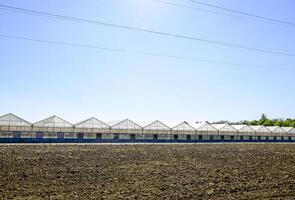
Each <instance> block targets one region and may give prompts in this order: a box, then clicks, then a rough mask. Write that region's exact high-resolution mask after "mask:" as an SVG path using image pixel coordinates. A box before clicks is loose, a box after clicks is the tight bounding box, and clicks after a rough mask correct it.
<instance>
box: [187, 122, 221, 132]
mask: <svg viewBox="0 0 295 200" xmlns="http://www.w3.org/2000/svg"><path fill="white" fill-rule="evenodd" d="M192 126H193V127H194V128H195V129H196V131H197V134H198V135H217V134H218V130H217V129H216V128H215V127H214V126H212V125H211V124H208V123H195V124H192Z"/></svg>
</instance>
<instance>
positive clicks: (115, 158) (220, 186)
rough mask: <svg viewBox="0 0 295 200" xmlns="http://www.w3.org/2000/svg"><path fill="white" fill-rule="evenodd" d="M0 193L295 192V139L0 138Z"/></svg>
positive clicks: (206, 195)
mask: <svg viewBox="0 0 295 200" xmlns="http://www.w3.org/2000/svg"><path fill="white" fill-rule="evenodd" d="M0 199H222V200H223V199H295V144H201V145H83V146H81V145H0Z"/></svg>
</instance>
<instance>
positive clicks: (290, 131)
mask: <svg viewBox="0 0 295 200" xmlns="http://www.w3.org/2000/svg"><path fill="white" fill-rule="evenodd" d="M282 129H284V131H286V133H287V136H288V137H291V136H294V135H295V128H293V127H282Z"/></svg>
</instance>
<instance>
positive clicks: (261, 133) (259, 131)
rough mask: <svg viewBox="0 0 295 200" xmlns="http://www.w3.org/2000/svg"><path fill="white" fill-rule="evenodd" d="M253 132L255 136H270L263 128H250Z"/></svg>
mask: <svg viewBox="0 0 295 200" xmlns="http://www.w3.org/2000/svg"><path fill="white" fill-rule="evenodd" d="M250 127H251V128H253V129H254V130H255V135H256V136H258V137H260V136H271V131H270V130H269V129H268V128H267V127H265V126H259V125H257V126H250Z"/></svg>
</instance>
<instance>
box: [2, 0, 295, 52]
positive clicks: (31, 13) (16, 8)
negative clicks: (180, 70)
mask: <svg viewBox="0 0 295 200" xmlns="http://www.w3.org/2000/svg"><path fill="white" fill-rule="evenodd" d="M0 8H4V9H5V10H9V11H13V12H19V13H25V14H30V15H36V16H42V17H49V18H54V19H61V20H69V21H75V22H82V23H88V24H95V25H101V26H108V27H113V28H119V29H125V30H129V31H139V32H145V33H151V34H155V35H162V36H166V37H171V38H178V39H185V40H193V41H198V42H203V43H209V44H214V45H220V46H226V47H232V48H239V49H245V50H250V51H255V52H261V53H267V54H275V55H283V56H295V53H294V52H292V53H291V52H290V50H275V49H274V48H268V47H260V48H258V47H255V46H249V45H243V44H236V43H228V42H223V41H217V40H210V39H206V38H199V37H193V36H186V35H179V34H175V33H168V32H161V31H155V30H150V29H143V28H138V27H132V26H127V25H120V24H114V23H108V22H103V21H96V20H90V19H84V18H77V17H72V16H66V15H59V14H53V13H48V12H40V11H36V10H29V9H24V8H19V7H13V6H8V5H4V4H0Z"/></svg>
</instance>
